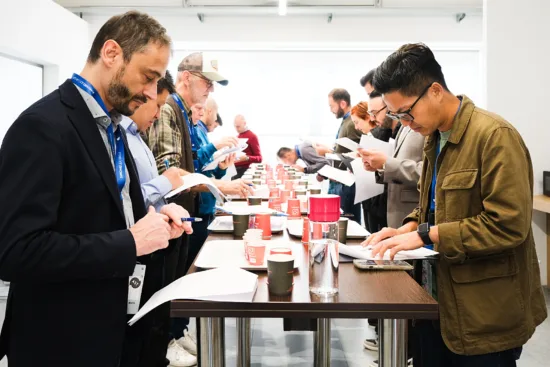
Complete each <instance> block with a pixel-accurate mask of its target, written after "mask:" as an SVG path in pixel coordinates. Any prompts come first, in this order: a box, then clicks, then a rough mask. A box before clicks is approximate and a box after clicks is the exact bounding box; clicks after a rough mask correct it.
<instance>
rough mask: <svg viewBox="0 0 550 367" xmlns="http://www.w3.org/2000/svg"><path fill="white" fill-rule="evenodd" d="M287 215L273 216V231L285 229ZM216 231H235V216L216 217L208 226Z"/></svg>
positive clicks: (277, 231)
mask: <svg viewBox="0 0 550 367" xmlns="http://www.w3.org/2000/svg"><path fill="white" fill-rule="evenodd" d="M285 219H286V218H285V217H271V233H279V232H282V231H283V229H285ZM208 230H210V231H212V232H215V233H233V216H231V215H228V216H223V217H216V218H215V219H214V220H213V221H212V223H210V225H209V226H208Z"/></svg>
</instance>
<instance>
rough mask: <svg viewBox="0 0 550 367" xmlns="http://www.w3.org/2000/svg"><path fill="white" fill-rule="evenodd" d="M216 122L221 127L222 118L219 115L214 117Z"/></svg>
mask: <svg viewBox="0 0 550 367" xmlns="http://www.w3.org/2000/svg"><path fill="white" fill-rule="evenodd" d="M216 122H217V123H218V125H220V126H223V122H222V117H221V116H220V114H219V113H218V114H217V115H216Z"/></svg>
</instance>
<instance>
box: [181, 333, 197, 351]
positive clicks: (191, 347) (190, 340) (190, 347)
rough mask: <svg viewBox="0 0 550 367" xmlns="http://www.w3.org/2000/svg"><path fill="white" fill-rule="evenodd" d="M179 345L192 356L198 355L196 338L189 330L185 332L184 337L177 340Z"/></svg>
mask: <svg viewBox="0 0 550 367" xmlns="http://www.w3.org/2000/svg"><path fill="white" fill-rule="evenodd" d="M177 342H178V344H179V345H180V346H181V347H182V348H183V349H185V350H186V351H188V352H189V353H191V354H192V355H194V356H196V355H197V340H196V339H195V337H194V336H193V335H192V334H191V333H190V332H188V331H187V330H184V331H183V336H182V337H181V338H179V339H178V340H177Z"/></svg>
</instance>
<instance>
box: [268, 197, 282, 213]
mask: <svg viewBox="0 0 550 367" xmlns="http://www.w3.org/2000/svg"><path fill="white" fill-rule="evenodd" d="M268 207H269V209H273V210H276V211H278V212H280V211H281V198H280V197H278V196H275V197H270V198H269V204H268Z"/></svg>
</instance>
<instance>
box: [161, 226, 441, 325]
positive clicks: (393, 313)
mask: <svg viewBox="0 0 550 367" xmlns="http://www.w3.org/2000/svg"><path fill="white" fill-rule="evenodd" d="M224 239H225V240H233V239H234V238H233V235H232V234H211V235H210V236H209V237H208V239H207V240H206V241H213V240H224ZM272 239H273V240H278V241H281V240H284V241H289V242H300V240H298V239H293V238H291V237H289V236H288V233H287V231H286V230H285V231H283V233H282V234H280V235H274V236H273V238H272ZM348 243H359V241H348ZM302 248H303V249H304V256H303V260H304V261H303V263H302V264H301V265H300V266H299V268H298V269H297V270H296V272H295V274H294V289H293V292H292V294H291V295H290V296H284V297H281V296H272V295H270V294H269V292H268V288H267V283H266V281H267V272H265V271H264V272H258V273H257V274H258V289H257V290H256V294H255V296H254V299H253V301H252V302H249V303H242V302H211V301H192V300H175V301H172V307H171V314H172V317H183V316H187V317H251V318H270V317H272V318H286V317H288V318H301V317H305V318H342V319H344V318H350V319H351V318H361V319H362V318H385V319H413V318H414V319H437V318H438V317H439V313H438V304H437V302H436V301H435V300H434V299H433V298H432V297H430V296H429V295H428V294H427V293H426V292H425V291H424V289H423V288H422V287H420V286H419V285H418V283H416V282H415V281H414V279H412V278H411V277H410V276H409V275H408V274H407V273H406V272H403V271H372V270H369V271H364V270H359V269H357V268H356V267H355V266H353V264H352V263H341V264H340V265H339V271H338V273H339V275H338V277H339V293H338V295H337V296H335V297H333V298H330V299H321V298H320V297H318V296H316V295H313V294H310V293H309V284H308V281H309V279H308V278H309V274H308V264H307V259H308V256H307V247H306V246H303V247H302ZM200 270H201V269H198V268H196V267H195V265H194V264H193V266H191V269H189V272H188V274H192V273H194V272H197V271H200Z"/></svg>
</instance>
